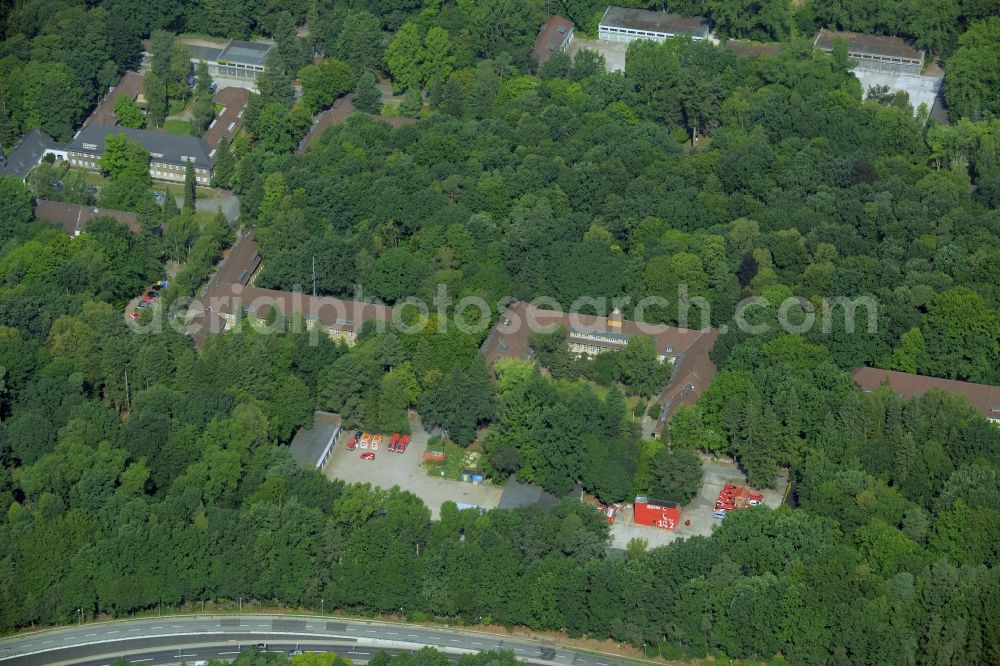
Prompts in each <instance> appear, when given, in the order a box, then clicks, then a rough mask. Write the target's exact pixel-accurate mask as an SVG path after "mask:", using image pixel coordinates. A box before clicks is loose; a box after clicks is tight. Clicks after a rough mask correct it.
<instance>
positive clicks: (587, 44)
mask: <svg viewBox="0 0 1000 666" xmlns="http://www.w3.org/2000/svg"><path fill="white" fill-rule="evenodd" d="M583 49H590V50H591V51H597V52H598V53H600V54H601V55H603V56H604V66H605V69H607V70H608V71H609V72H624V71H625V51H626V50H627V49H628V44H626V43H624V42H605V41H600V40H597V39H581V38H579V37H574V38H573V41H572V42H570V43H569V47H567V49H566V52H567V53H568V54H569V55H570V57H574V56H575V55H576V54H577V52H579V51H582V50H583Z"/></svg>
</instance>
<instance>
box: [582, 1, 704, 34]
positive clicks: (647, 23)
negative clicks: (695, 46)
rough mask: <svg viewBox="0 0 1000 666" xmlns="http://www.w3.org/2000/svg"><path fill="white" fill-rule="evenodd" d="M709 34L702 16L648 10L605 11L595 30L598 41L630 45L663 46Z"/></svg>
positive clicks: (609, 9)
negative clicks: (673, 39)
mask: <svg viewBox="0 0 1000 666" xmlns="http://www.w3.org/2000/svg"><path fill="white" fill-rule="evenodd" d="M710 34H711V30H710V27H709V23H708V19H706V18H704V17H701V16H681V15H680V14H671V13H670V12H655V11H651V10H648V9H627V8H625V7H614V6H611V7H608V8H607V9H606V10H604V16H602V17H601V22H600V23H599V24H598V26H597V38H598V39H603V40H605V41H609V42H631V41H633V40H636V39H652V40H656V41H660V42H662V41H663V40H665V39H668V38H670V37H690V38H691V39H694V40H701V39H708V36H709V35H710Z"/></svg>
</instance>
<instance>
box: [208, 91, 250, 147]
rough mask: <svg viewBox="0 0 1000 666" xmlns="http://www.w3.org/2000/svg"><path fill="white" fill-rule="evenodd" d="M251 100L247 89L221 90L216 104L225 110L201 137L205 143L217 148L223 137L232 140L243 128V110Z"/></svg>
mask: <svg viewBox="0 0 1000 666" xmlns="http://www.w3.org/2000/svg"><path fill="white" fill-rule="evenodd" d="M249 99H250V91H249V90H247V89H246V88H234V87H228V88H223V89H222V90H220V91H219V93H218V94H217V95H216V96H215V103H216V104H221V105H222V107H223V108H222V111H220V112H219V115H217V116H216V117H215V119H214V120H213V121H212V124H211V125H209V126H208V129H207V130H206V131H205V134H204V136H202V137H201V138H202V139H204V140H205V143H207V144H208V145H209V146H210V147H212V148H217V147H218V146H219V141H221V140H222V137H224V136H225V137H229V138H230V139H232V138H233V136H235V135H236V133H237V132H239V131H240V128H241V127H243V109H244V108H246V105H247V101H249Z"/></svg>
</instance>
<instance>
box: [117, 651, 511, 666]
mask: <svg viewBox="0 0 1000 666" xmlns="http://www.w3.org/2000/svg"><path fill="white" fill-rule="evenodd" d="M351 663H352V662H351V660H350V659H346V658H344V657H340V656H338V655H336V654H333V653H329V652H327V653H317V652H306V653H305V654H296V655H291V656H289V655H286V654H284V653H283V652H273V651H270V652H257V651H255V650H248V651H246V652H243V653H242V654H240V656H238V657H237V658H236V659H233V660H232V661H228V662H226V661H218V660H212V659H210V660H209V661H208V662H207V665H208V666H221V664H233V666H288V665H289V664H290V665H291V666H351ZM368 663H369V664H371V665H372V666H449V665H450V664H458V665H459V666H516V664H519V663H521V662H520V661H518V660H517V658H516V657H514V654H513V653H512V652H496V651H493V652H481V653H479V654H463V655H460V656H458V658H457V659H455V660H454V661H452V660H451V659H449V658H448V655H446V654H445V653H443V652H440V651H439V650H436V649H434V648H430V647H428V648H423V649H421V650H418V651H417V652H413V653H411V654H405V653H404V654H397V655H392V656H390V655H389V654H387V653H385V652H377V653H375V655H373V656H372V658H371V659H369V660H368ZM126 664H128V662H127V661H124V660H121V662H120V663H118V662H116V663H115V664H114V665H113V666H126Z"/></svg>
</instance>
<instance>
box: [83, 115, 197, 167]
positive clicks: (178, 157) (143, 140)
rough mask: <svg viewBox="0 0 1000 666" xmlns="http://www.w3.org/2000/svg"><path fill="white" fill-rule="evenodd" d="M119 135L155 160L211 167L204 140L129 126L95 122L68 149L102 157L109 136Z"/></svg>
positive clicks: (84, 129)
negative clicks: (190, 160) (142, 149)
mask: <svg viewBox="0 0 1000 666" xmlns="http://www.w3.org/2000/svg"><path fill="white" fill-rule="evenodd" d="M119 134H124V135H125V136H127V137H128V138H130V139H132V140H133V141H135V142H137V143H138V144H139V145H141V146H142V147H143V148H145V149H146V150H148V151H149V153H150V155H151V156H152V159H153V160H154V161H159V162H168V163H171V164H184V163H185V162H186V161H187V160H188V159H193V160H194V164H195V166H197V167H201V168H204V169H211V168H212V159H211V158H210V157H209V156H208V154H209V152H210V151H211V148H209V146H208V144H207V143H205V141H204V140H202V139H199V138H197V137H193V136H181V135H176V134H167V133H166V132H154V131H152V130H141V129H132V128H130V127H117V126H113V125H103V124H98V123H95V124H93V125H89V126H88V127H85V128H83V129H82V130H80V133H79V134H77V135H76V138H74V139H73V141H72V142H71V143H70V145H69V150H72V151H79V152H89V153H97V154H102V153H104V140H105V139H106V138H107V137H109V136H117V135H119ZM182 158H185V159H182Z"/></svg>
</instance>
